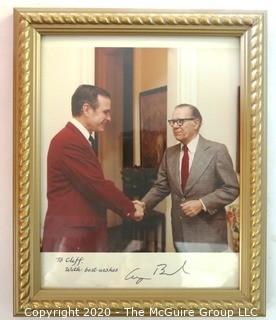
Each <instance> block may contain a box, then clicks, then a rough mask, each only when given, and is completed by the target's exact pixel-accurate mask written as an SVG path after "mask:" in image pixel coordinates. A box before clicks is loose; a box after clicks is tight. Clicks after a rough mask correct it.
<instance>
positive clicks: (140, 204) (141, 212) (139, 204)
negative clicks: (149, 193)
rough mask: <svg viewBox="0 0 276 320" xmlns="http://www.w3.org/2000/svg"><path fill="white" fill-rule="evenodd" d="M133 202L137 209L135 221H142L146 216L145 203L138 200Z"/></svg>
mask: <svg viewBox="0 0 276 320" xmlns="http://www.w3.org/2000/svg"><path fill="white" fill-rule="evenodd" d="M132 202H133V204H134V207H135V210H136V211H135V213H134V217H133V218H134V220H135V221H141V220H142V219H143V218H144V209H145V203H144V202H141V201H138V200H134V201H132Z"/></svg>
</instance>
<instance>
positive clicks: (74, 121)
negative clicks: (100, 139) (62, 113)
mask: <svg viewBox="0 0 276 320" xmlns="http://www.w3.org/2000/svg"><path fill="white" fill-rule="evenodd" d="M70 122H71V123H72V124H73V125H74V126H75V127H76V128H77V129H79V131H80V132H81V133H82V134H83V135H84V137H85V139H86V140H89V136H90V132H89V131H88V130H87V129H86V128H85V127H84V126H83V125H82V124H81V123H80V122H79V121H78V120H77V119H76V118H72V119H71V120H70ZM92 136H94V133H92Z"/></svg>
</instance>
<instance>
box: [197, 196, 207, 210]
mask: <svg viewBox="0 0 276 320" xmlns="http://www.w3.org/2000/svg"><path fill="white" fill-rule="evenodd" d="M199 201H200V202H201V204H202V208H203V210H204V211H207V209H206V207H205V204H204V202H203V201H202V200H201V199H199Z"/></svg>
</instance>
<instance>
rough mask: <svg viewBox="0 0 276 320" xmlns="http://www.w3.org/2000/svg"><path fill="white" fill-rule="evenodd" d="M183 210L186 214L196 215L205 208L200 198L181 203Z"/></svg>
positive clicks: (189, 215)
mask: <svg viewBox="0 0 276 320" xmlns="http://www.w3.org/2000/svg"><path fill="white" fill-rule="evenodd" d="M180 207H181V210H182V212H183V214H184V215H185V216H188V217H194V216H196V215H198V214H199V212H200V211H201V210H202V209H203V207H202V203H201V201H200V200H190V201H187V202H184V203H182V204H181V205H180Z"/></svg>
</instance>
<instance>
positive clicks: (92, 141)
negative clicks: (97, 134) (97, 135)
mask: <svg viewBox="0 0 276 320" xmlns="http://www.w3.org/2000/svg"><path fill="white" fill-rule="evenodd" d="M88 140H89V141H90V144H91V147H92V148H93V150H94V151H95V152H96V149H95V147H96V144H95V139H94V138H93V137H92V135H91V134H90V136H89V138H88Z"/></svg>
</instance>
